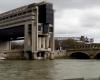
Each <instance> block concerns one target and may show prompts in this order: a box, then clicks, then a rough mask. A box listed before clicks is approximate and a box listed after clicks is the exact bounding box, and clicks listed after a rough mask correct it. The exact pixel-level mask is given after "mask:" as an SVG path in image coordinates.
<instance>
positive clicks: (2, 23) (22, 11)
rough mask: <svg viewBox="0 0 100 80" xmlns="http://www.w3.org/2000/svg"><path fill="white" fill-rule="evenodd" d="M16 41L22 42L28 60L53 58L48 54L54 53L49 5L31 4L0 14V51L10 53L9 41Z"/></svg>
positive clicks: (52, 12)
mask: <svg viewBox="0 0 100 80" xmlns="http://www.w3.org/2000/svg"><path fill="white" fill-rule="evenodd" d="M18 39H23V40H24V49H23V51H24V56H25V57H26V58H28V59H37V57H41V56H42V57H44V58H46V57H47V55H51V57H52V56H53V54H49V53H52V52H53V51H54V10H53V5H52V4H51V3H47V2H41V3H33V4H30V5H26V6H22V7H19V8H17V9H14V10H11V11H8V12H5V13H2V14H0V51H6V52H8V51H11V41H12V40H18ZM48 52H49V53H48Z"/></svg>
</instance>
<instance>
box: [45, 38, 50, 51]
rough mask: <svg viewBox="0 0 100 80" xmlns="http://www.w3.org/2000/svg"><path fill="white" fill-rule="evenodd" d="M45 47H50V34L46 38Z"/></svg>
mask: <svg viewBox="0 0 100 80" xmlns="http://www.w3.org/2000/svg"><path fill="white" fill-rule="evenodd" d="M45 48H46V49H48V48H49V37H48V36H47V37H46V38H45Z"/></svg>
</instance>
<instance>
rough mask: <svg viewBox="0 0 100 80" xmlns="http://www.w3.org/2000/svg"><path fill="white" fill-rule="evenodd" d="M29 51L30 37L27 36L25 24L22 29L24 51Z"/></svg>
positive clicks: (26, 25)
mask: <svg viewBox="0 0 100 80" xmlns="http://www.w3.org/2000/svg"><path fill="white" fill-rule="evenodd" d="M30 50H31V35H30V34H29V26H28V24H25V29H24V51H25V52H26V51H30Z"/></svg>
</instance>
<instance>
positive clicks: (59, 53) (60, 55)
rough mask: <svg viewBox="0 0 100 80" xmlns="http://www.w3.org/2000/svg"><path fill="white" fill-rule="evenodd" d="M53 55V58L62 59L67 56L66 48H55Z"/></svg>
mask: <svg viewBox="0 0 100 80" xmlns="http://www.w3.org/2000/svg"><path fill="white" fill-rule="evenodd" d="M54 57H55V59H63V58H67V55H66V50H61V51H59V50H56V51H55V52H54Z"/></svg>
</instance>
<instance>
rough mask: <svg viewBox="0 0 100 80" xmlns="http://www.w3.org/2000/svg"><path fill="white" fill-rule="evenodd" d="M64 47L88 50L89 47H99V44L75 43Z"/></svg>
mask: <svg viewBox="0 0 100 80" xmlns="http://www.w3.org/2000/svg"><path fill="white" fill-rule="evenodd" d="M66 49H68V50H69V49H83V50H84V49H85V50H86V49H87V50H90V49H100V44H84V45H75V46H73V47H71V48H70V47H69V48H66Z"/></svg>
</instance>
